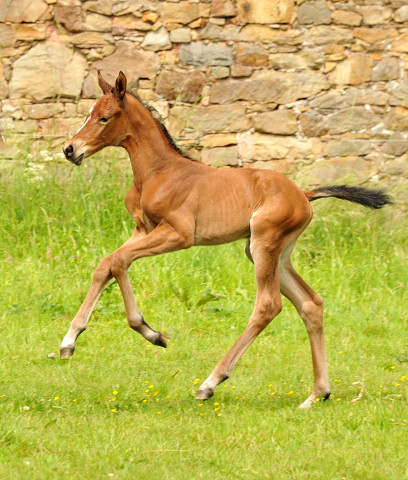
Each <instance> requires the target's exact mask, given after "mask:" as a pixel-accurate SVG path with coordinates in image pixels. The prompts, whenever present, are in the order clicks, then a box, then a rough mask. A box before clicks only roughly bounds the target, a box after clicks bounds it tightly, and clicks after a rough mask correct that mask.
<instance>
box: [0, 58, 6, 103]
mask: <svg viewBox="0 0 408 480" xmlns="http://www.w3.org/2000/svg"><path fill="white" fill-rule="evenodd" d="M7 95H8V86H7V82H6V79H5V77H4V68H3V63H2V62H1V61H0V100H1V99H3V98H6V97H7Z"/></svg>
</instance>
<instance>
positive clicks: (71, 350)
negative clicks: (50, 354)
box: [60, 347, 75, 360]
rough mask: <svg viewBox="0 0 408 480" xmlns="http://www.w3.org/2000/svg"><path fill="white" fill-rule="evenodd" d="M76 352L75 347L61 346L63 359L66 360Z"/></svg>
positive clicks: (61, 357)
mask: <svg viewBox="0 0 408 480" xmlns="http://www.w3.org/2000/svg"><path fill="white" fill-rule="evenodd" d="M74 352H75V347H74V348H71V347H65V348H60V359H61V360H66V359H67V358H70V357H72V355H73V354H74Z"/></svg>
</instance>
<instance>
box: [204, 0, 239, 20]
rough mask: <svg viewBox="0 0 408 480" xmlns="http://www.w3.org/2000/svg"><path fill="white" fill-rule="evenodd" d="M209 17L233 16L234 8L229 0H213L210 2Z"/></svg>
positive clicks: (234, 13)
mask: <svg viewBox="0 0 408 480" xmlns="http://www.w3.org/2000/svg"><path fill="white" fill-rule="evenodd" d="M210 15H211V17H234V16H235V15H236V9H235V6H234V4H233V2H232V1H231V0H214V1H213V2H211V10H210Z"/></svg>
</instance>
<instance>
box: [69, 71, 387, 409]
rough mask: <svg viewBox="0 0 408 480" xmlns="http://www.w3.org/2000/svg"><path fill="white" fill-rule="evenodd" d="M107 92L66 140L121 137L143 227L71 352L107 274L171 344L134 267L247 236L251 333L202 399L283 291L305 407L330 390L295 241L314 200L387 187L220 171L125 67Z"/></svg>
mask: <svg viewBox="0 0 408 480" xmlns="http://www.w3.org/2000/svg"><path fill="white" fill-rule="evenodd" d="M98 81H99V86H100V87H101V89H102V91H103V96H102V97H101V98H100V99H99V100H98V101H97V102H96V103H95V104H94V105H93V107H92V108H91V110H90V111H89V114H88V116H87V118H86V121H85V123H84V124H83V126H82V127H81V128H80V129H79V131H78V132H77V133H76V134H75V135H74V137H73V138H72V139H70V140H67V141H66V142H65V144H64V148H63V150H64V153H65V156H66V158H67V159H68V160H69V161H71V162H72V163H74V164H75V165H81V163H82V161H83V159H84V158H85V157H89V156H90V155H92V154H93V153H95V152H97V151H99V150H101V149H102V148H104V147H106V146H109V145H114V146H120V147H123V148H125V149H126V150H127V152H128V154H129V156H130V162H131V165H132V170H133V176H134V178H133V183H132V186H131V188H130V190H129V192H128V194H127V196H126V199H125V203H126V207H127V209H128V211H129V213H130V215H131V216H132V217H133V219H134V221H135V223H136V227H135V231H134V232H133V234H132V236H131V238H130V239H129V240H128V241H127V242H125V243H124V244H123V245H122V246H121V247H120V248H118V249H117V250H115V251H114V252H113V253H112V254H111V255H108V256H107V257H105V258H103V259H102V260H101V262H100V264H99V266H98V268H97V269H96V270H95V272H94V275H93V280H92V285H91V288H90V290H89V292H88V294H87V295H86V298H85V300H84V302H83V304H82V306H81V308H80V309H79V311H78V313H77V315H76V317H75V318H74V320H73V321H72V324H71V327H70V329H69V331H68V333H67V334H66V335H65V337H64V339H63V341H62V344H61V346H60V353H61V358H68V357H70V356H71V355H72V354H73V353H74V349H75V341H76V339H77V337H78V335H80V333H82V332H83V331H84V330H85V328H86V326H87V323H88V320H89V317H90V315H91V313H92V311H93V309H94V307H95V305H96V302H97V301H98V298H99V296H100V295H101V293H102V291H103V289H104V287H105V285H106V284H107V282H108V281H109V280H110V279H111V278H112V277H114V278H115V279H116V280H117V282H118V284H119V287H120V289H121V291H122V295H123V299H124V303H125V309H126V315H127V319H128V323H129V326H130V327H131V328H133V329H134V330H136V331H137V332H138V333H140V334H141V335H143V336H144V337H145V338H146V339H147V340H148V341H149V342H151V343H153V344H154V345H159V346H161V347H166V338H165V337H164V336H163V334H162V333H160V332H157V331H155V330H153V329H152V328H150V327H149V325H148V324H147V323H146V322H145V320H144V318H143V315H142V314H141V313H140V311H139V309H138V308H137V305H136V302H135V299H134V296H133V292H132V287H131V285H130V282H129V277H128V268H129V266H130V264H131V263H132V262H134V261H135V260H137V259H138V258H142V257H147V256H150V255H158V254H160V253H166V252H172V251H175V250H180V249H183V248H189V247H191V246H193V245H217V244H221V243H227V242H232V241H234V240H238V239H240V238H246V239H247V243H246V248H245V252H246V254H247V256H248V258H249V259H250V260H251V262H253V263H254V265H255V275H256V283H257V295H256V301H255V306H254V310H253V313H252V315H251V317H250V319H249V323H248V325H247V327H246V328H245V330H244V331H243V333H242V334H241V336H240V337H239V338H238V340H237V341H236V342H235V344H234V345H233V347H232V348H231V349H230V351H229V352H228V353H227V354H226V356H225V357H224V358H223V359H222V360H221V361H220V362H219V363H218V365H217V366H216V367H215V369H214V371H213V372H212V373H211V375H210V376H209V377H208V378H207V379H206V380H205V382H204V383H203V384H202V385H201V386H200V388H199V391H198V393H197V399H199V400H206V399H209V398H210V397H212V396H213V394H214V389H215V387H216V386H217V385H218V384H219V383H221V382H222V381H224V380H225V379H227V378H228V377H229V376H230V374H231V371H232V369H233V367H234V365H235V364H236V363H237V361H238V360H239V359H240V357H241V356H242V354H243V353H244V352H245V351H246V350H247V348H248V347H249V346H250V345H251V343H252V342H253V341H254V340H255V338H256V337H257V336H258V335H259V333H260V332H261V331H262V330H263V329H264V328H265V327H266V326H267V325H268V324H269V323H270V322H271V321H272V320H273V318H275V317H276V315H278V313H279V312H280V311H281V308H282V303H281V296H280V292H281V293H282V294H283V295H285V297H287V298H288V299H289V300H290V301H291V302H292V303H293V305H294V306H295V307H296V310H297V311H298V313H299V315H300V316H301V318H302V320H303V322H304V323H305V326H306V329H307V332H308V334H309V339H310V344H311V350H312V359H313V370H314V388H313V392H312V393H311V395H310V396H309V397H308V398H307V400H306V401H305V402H304V403H303V404H302V405H301V406H302V407H304V408H306V407H309V406H310V405H311V404H312V402H313V401H314V400H315V399H316V398H317V397H323V398H327V397H328V396H329V395H330V384H329V375H328V369H327V361H326V352H325V345H324V336H323V304H322V299H321V298H320V297H319V295H317V294H316V293H315V292H314V291H313V290H312V289H311V288H310V287H309V285H307V283H306V282H305V281H304V280H303V279H302V278H301V277H300V276H299V274H298V273H297V272H296V271H295V269H294V268H293V265H292V262H291V252H292V249H293V247H294V245H295V242H296V240H297V238H298V237H299V235H300V234H301V233H302V232H303V230H304V229H305V228H306V227H307V226H308V224H309V222H310V221H311V219H312V208H311V205H310V201H312V200H315V199H317V198H321V197H337V198H341V199H345V200H349V201H352V202H357V203H360V204H362V205H365V206H368V207H371V208H381V207H382V206H384V205H386V204H387V203H391V202H390V199H389V197H387V195H385V194H384V193H382V192H379V191H378V192H377V191H373V190H367V189H363V188H358V187H345V186H333V187H323V188H318V189H316V190H312V191H309V192H304V191H302V190H300V189H299V188H298V187H297V186H296V185H295V184H293V183H292V182H291V181H290V180H289V179H287V178H286V177H284V176H283V175H281V174H280V173H277V172H273V171H265V170H262V171H261V170H253V169H235V170H233V169H216V168H212V167H209V166H207V165H204V164H202V163H199V162H194V161H191V160H190V159H188V158H186V157H185V156H183V155H182V152H181V151H180V150H179V149H178V148H177V147H176V145H175V144H174V142H173V141H172V139H171V137H170V136H169V134H168V132H167V130H166V129H165V127H164V126H163V125H162V124H161V123H160V122H159V121H158V120H156V119H155V118H154V116H153V115H152V113H151V112H150V111H149V109H148V108H147V107H146V106H144V105H143V103H142V102H141V101H140V99H139V98H137V97H136V96H134V95H132V94H130V93H128V92H127V91H126V77H125V75H124V74H123V73H122V72H120V73H119V75H118V77H117V79H116V83H115V87H112V86H111V85H109V84H108V83H107V82H106V81H105V80H104V79H103V78H102V76H101V75H100V73H98Z"/></svg>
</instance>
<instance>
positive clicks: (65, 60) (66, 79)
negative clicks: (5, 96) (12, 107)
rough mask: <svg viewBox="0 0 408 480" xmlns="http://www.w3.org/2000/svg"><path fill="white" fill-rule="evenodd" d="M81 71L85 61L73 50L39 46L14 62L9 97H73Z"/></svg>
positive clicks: (44, 44) (79, 88)
mask: <svg viewBox="0 0 408 480" xmlns="http://www.w3.org/2000/svg"><path fill="white" fill-rule="evenodd" d="M85 68H86V60H85V58H84V57H83V56H82V55H81V54H80V53H78V52H76V51H74V49H72V48H70V47H66V46H65V45H62V44H59V43H50V42H46V43H40V44H38V45H36V46H35V47H33V48H32V49H31V50H29V52H28V53H27V54H26V55H24V56H22V57H21V58H19V59H18V60H16V61H15V62H14V68H13V76H12V78H11V82H10V94H11V96H12V97H22V96H26V95H28V96H30V97H32V98H33V99H35V100H44V99H46V98H53V97H57V96H58V95H61V96H63V97H77V96H78V95H79V94H80V93H81V87H82V81H83V76H84V73H85ZM72 72H75V74H73V73H72Z"/></svg>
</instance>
